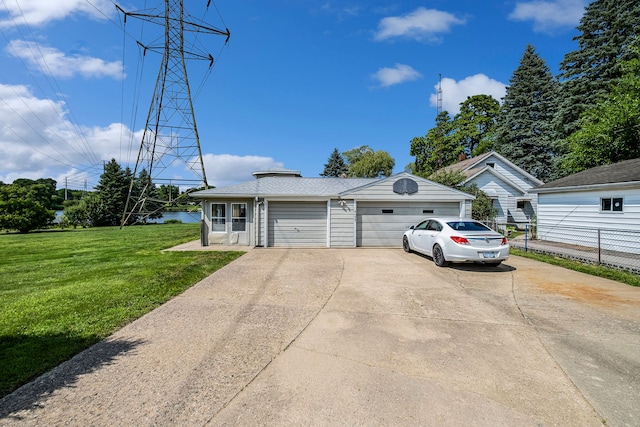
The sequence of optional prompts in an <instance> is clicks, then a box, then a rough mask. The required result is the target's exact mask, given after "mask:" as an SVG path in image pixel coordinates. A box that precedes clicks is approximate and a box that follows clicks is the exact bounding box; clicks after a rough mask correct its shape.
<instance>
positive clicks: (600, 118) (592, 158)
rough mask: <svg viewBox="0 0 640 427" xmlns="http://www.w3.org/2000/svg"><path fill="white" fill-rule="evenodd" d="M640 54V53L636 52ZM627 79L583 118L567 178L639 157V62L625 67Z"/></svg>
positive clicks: (569, 158) (572, 143) (569, 157)
mask: <svg viewBox="0 0 640 427" xmlns="http://www.w3.org/2000/svg"><path fill="white" fill-rule="evenodd" d="M635 49H636V51H637V52H638V53H640V49H638V48H637V47H636V48H635ZM622 69H623V70H624V75H623V76H622V78H621V79H620V80H619V83H618V84H617V85H615V86H614V87H613V88H612V90H611V92H610V93H609V94H607V95H606V96H603V97H602V98H601V99H599V101H598V103H597V105H596V106H595V107H593V108H591V109H589V110H587V111H586V112H585V113H584V114H583V115H582V117H581V120H580V129H578V130H577V131H576V132H574V133H573V134H571V135H570V136H569V138H567V141H568V142H569V149H570V150H569V153H568V154H567V155H566V156H565V158H564V160H563V162H562V166H563V169H564V170H565V171H566V173H567V174H569V173H576V172H580V171H582V170H585V169H590V168H592V167H596V166H601V165H607V164H611V163H617V162H621V161H623V160H629V159H635V158H638V157H640V144H638V141H640V58H635V59H632V60H629V61H624V62H623V63H622Z"/></svg>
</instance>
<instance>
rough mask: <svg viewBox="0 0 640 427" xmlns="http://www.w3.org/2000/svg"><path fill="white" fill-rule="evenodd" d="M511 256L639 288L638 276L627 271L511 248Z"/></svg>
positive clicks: (639, 280) (639, 278) (639, 279)
mask: <svg viewBox="0 0 640 427" xmlns="http://www.w3.org/2000/svg"><path fill="white" fill-rule="evenodd" d="M509 253H510V254H511V255H518V256H521V257H524V258H530V259H534V260H536V261H540V262H546V263H547V264H553V265H557V266H560V267H563V268H566V269H569V270H575V271H579V272H581V273H586V274H590V275H592V276H597V277H604V278H605V279H611V280H615V281H617V282H621V283H626V284H627V285H631V286H640V276H639V275H637V274H634V273H631V272H629V271H622V270H616V269H613V268H608V267H604V266H601V265H593V264H585V263H582V262H579V261H574V260H570V259H566V258H560V257H557V256H553V255H547V254H540V253H536V252H526V251H524V250H522V249H516V248H511V250H510V251H509Z"/></svg>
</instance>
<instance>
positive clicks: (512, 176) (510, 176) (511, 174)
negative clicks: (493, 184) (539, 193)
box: [478, 156, 539, 191]
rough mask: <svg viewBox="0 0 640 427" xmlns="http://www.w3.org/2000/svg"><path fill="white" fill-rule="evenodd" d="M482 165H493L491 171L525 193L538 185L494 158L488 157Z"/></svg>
mask: <svg viewBox="0 0 640 427" xmlns="http://www.w3.org/2000/svg"><path fill="white" fill-rule="evenodd" d="M483 163H484V164H487V163H493V164H494V165H493V169H494V170H495V171H496V172H497V173H499V174H500V175H502V176H504V177H505V179H506V180H508V181H510V182H513V183H514V184H515V185H517V186H518V187H520V188H522V189H523V190H525V191H527V190H529V189H530V188H533V187H536V186H538V185H539V184H538V183H537V182H533V181H531V179H530V178H528V177H527V176H526V175H523V174H522V172H520V171H519V170H517V169H515V168H514V167H513V166H511V165H509V164H508V163H505V162H503V161H502V160H500V159H498V158H497V157H495V156H489V158H488V159H486V160H485V161H484V162H483ZM478 166H480V165H478Z"/></svg>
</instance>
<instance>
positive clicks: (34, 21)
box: [0, 0, 115, 28]
mask: <svg viewBox="0 0 640 427" xmlns="http://www.w3.org/2000/svg"><path fill="white" fill-rule="evenodd" d="M94 6H95V7H94ZM112 11H113V12H115V8H114V7H113V3H112V2H111V1H110V0H93V1H91V2H88V1H86V0H55V1H52V0H20V1H17V0H9V1H3V2H0V28H6V27H12V26H15V25H25V24H27V25H35V26H39V25H44V24H46V23H48V22H51V21H58V20H62V19H64V18H66V17H68V16H71V15H73V14H76V13H83V14H86V15H89V16H91V17H93V18H99V19H103V18H104V15H103V13H106V12H112Z"/></svg>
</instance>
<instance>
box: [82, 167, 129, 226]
mask: <svg viewBox="0 0 640 427" xmlns="http://www.w3.org/2000/svg"><path fill="white" fill-rule="evenodd" d="M131 175H132V173H131V170H129V168H127V169H126V170H124V169H122V167H120V165H119V164H118V162H116V160H115V159H111V161H109V162H108V163H107V164H105V166H104V173H103V174H102V175H100V182H99V183H98V185H97V186H96V193H97V195H98V201H99V203H97V204H96V205H97V206H95V207H96V208H98V207H99V211H100V212H101V215H97V212H96V213H94V214H92V215H91V216H92V223H93V225H95V226H101V225H120V223H121V221H122V214H123V213H124V209H125V205H126V203H127V194H128V192H129V185H130V183H131Z"/></svg>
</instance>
